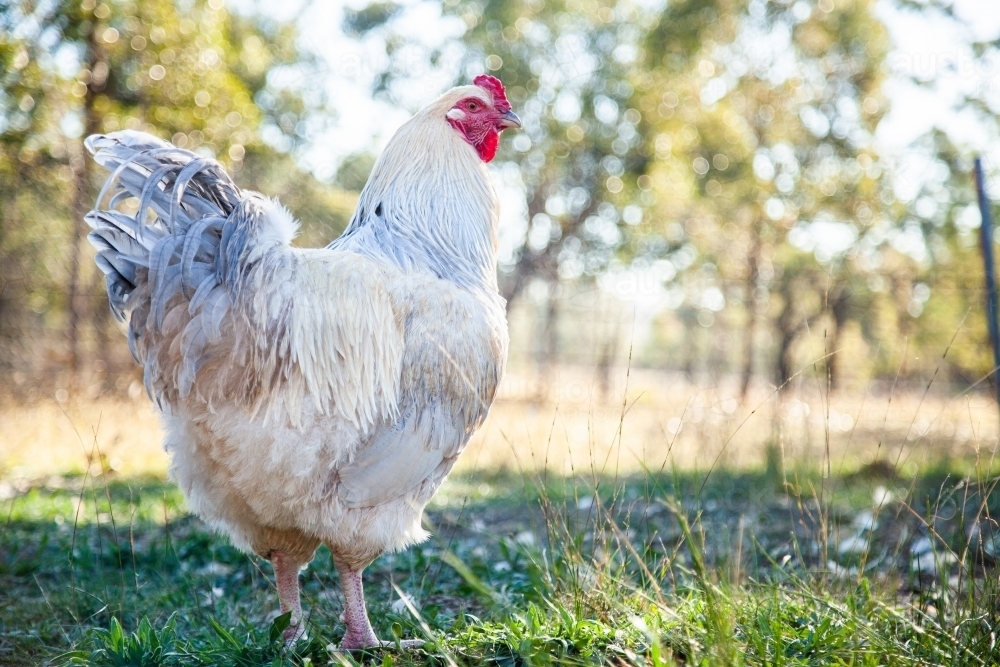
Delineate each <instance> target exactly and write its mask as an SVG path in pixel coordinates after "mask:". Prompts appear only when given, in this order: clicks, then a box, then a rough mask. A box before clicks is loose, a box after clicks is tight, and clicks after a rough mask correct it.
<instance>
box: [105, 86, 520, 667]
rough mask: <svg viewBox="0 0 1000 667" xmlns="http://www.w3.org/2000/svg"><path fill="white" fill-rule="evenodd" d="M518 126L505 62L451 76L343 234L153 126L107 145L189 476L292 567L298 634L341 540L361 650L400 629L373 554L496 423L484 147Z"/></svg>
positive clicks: (417, 527) (130, 318)
mask: <svg viewBox="0 0 1000 667" xmlns="http://www.w3.org/2000/svg"><path fill="white" fill-rule="evenodd" d="M512 127H520V120H519V119H518V117H517V116H516V115H515V114H514V113H513V112H512V111H511V106H510V103H509V102H508V101H507V98H506V95H505V93H504V88H503V86H502V85H501V83H500V81H498V80H497V79H496V78H494V77H492V76H487V75H482V76H479V77H476V79H475V80H474V85H471V86H461V87H457V88H454V89H452V90H450V91H448V92H447V93H445V94H444V95H442V96H441V97H440V98H438V99H437V100H436V101H434V102H433V103H432V104H431V105H430V106H428V107H427V108H426V109H424V110H423V111H421V112H420V113H418V114H417V115H416V116H414V117H413V118H412V119H411V120H409V121H408V122H407V123H405V124H404V125H403V126H402V127H401V128H400V129H399V130H398V131H397V132H396V134H395V136H394V137H393V138H392V140H391V141H390V142H389V144H388V145H387V146H386V148H385V151H384V152H383V154H382V155H381V157H380V158H379V159H378V161H377V162H376V164H375V167H374V169H373V171H372V174H371V176H370V178H369V180H368V183H367V184H366V185H365V187H364V189H363V191H362V192H361V196H360V200H359V202H358V208H357V211H356V212H355V214H354V217H353V218H352V219H351V221H350V224H349V225H348V227H347V229H346V230H345V232H344V233H343V235H342V236H340V238H338V239H337V240H336V241H334V242H333V243H331V244H330V245H329V246H327V247H326V248H322V249H300V248H293V247H291V245H290V243H291V241H292V238H293V237H294V235H295V233H296V229H297V223H296V222H295V220H294V219H293V218H292V216H291V215H290V214H289V213H288V211H287V210H286V209H284V208H283V207H282V206H281V205H280V204H279V203H278V202H277V201H275V200H272V199H268V198H266V197H264V196H262V195H260V194H258V193H255V192H249V191H243V190H240V189H239V188H238V187H237V186H236V185H235V184H234V183H233V181H232V179H230V177H229V176H228V175H227V174H226V173H225V171H223V169H222V167H221V166H220V165H219V164H218V163H217V162H216V161H214V160H212V159H210V158H207V157H204V156H201V155H198V154H196V153H192V152H189V151H186V150H182V149H180V148H177V147H176V146H173V145H171V144H169V143H166V142H164V141H161V140H159V139H157V138H155V137H153V136H151V135H149V134H145V133H141V132H133V131H123V132H114V133H111V134H107V135H94V136H91V137H88V138H87V140H86V146H87V149H88V150H89V151H90V152H91V153H93V155H94V159H95V160H96V161H97V162H98V163H99V164H101V165H102V166H104V167H105V168H107V169H108V170H109V171H111V172H112V174H111V176H110V177H109V179H108V181H107V183H106V184H105V185H104V188H103V190H102V191H101V194H100V196H99V197H98V200H97V205H96V206H95V209H94V210H93V211H91V212H90V213H89V214H87V216H86V221H87V223H88V224H89V225H90V226H91V227H92V229H93V231H92V232H91V233H90V235H89V239H90V241H91V243H92V244H93V245H94V246H95V247H96V249H97V255H96V262H97V265H98V267H100V269H101V270H102V271H103V273H104V274H105V276H106V285H107V292H108V298H109V301H110V304H111V309H112V311H113V312H114V314H115V316H116V317H117V318H118V319H119V320H120V321H123V322H125V323H127V329H128V342H129V347H130V349H131V352H132V355H133V356H134V357H135V359H136V361H137V362H138V363H139V364H140V365H141V366H142V367H143V370H144V382H145V386H146V391H147V392H148V394H149V396H150V398H151V399H152V400H153V401H154V403H155V404H156V405H157V407H158V408H159V410H160V412H161V415H162V422H163V426H164V431H165V434H166V435H165V443H164V444H165V448H166V450H167V451H168V452H169V453H170V455H171V465H170V472H171V476H172V478H173V479H175V480H176V481H177V483H178V484H179V486H180V488H181V489H182V491H183V492H184V495H185V498H186V499H187V502H188V504H189V506H190V508H191V509H192V510H193V511H194V512H195V513H196V514H198V515H199V516H200V517H202V518H203V519H204V520H205V521H206V522H207V523H208V524H209V525H211V526H212V527H213V528H215V529H216V530H218V531H220V532H223V533H225V534H227V535H228V536H229V538H230V539H231V540H232V542H233V544H235V545H236V546H237V547H239V548H240V549H242V550H244V551H246V552H252V553H256V554H258V555H259V556H261V557H263V558H265V559H267V560H269V561H270V562H271V564H272V566H273V568H274V572H275V578H276V580H277V590H278V599H279V602H280V607H281V610H282V612H291V613H290V625H289V626H288V628H287V629H286V631H285V639H286V640H287V641H289V642H292V641H294V640H296V639H297V638H298V637H300V636H301V635H302V633H303V631H304V626H303V617H302V607H301V603H300V599H299V583H298V573H299V571H300V569H301V568H302V567H304V566H305V565H306V564H308V563H309V561H310V560H311V559H312V558H313V555H314V552H315V550H316V549H317V547H318V546H319V545H320V544H326V545H327V546H328V547H329V549H330V551H331V553H332V555H333V562H334V564H335V566H336V569H337V571H338V574H339V577H340V583H341V586H342V588H343V593H344V607H345V608H344V616H343V618H344V622H345V625H346V632H345V634H344V637H343V640H342V642H341V647H342V648H344V649H358V648H366V647H375V646H381V645H385V644H384V643H382V642H380V641H379V639H378V638H377V637H376V635H375V632H374V630H373V629H372V625H371V623H370V621H369V619H368V613H367V611H366V608H365V600H364V592H363V589H362V579H361V574H362V571H363V570H364V568H365V567H366V566H367V565H369V564H370V563H371V562H372V561H373V560H374V559H375V558H377V557H378V556H379V555H381V554H383V553H385V552H392V551H397V550H400V549H403V548H405V547H407V546H408V545H412V544H414V543H417V542H420V541H421V540H424V539H425V538H426V537H427V533H426V532H425V531H424V530H423V529H422V528H421V517H422V514H423V509H424V506H425V505H426V504H427V502H428V501H429V500H430V498H431V497H432V496H433V495H434V493H435V492H436V491H437V489H438V487H439V486H440V485H441V483H442V482H443V481H444V478H445V476H446V475H447V474H448V472H449V471H450V470H451V468H452V466H453V465H454V463H455V460H456V459H457V458H458V456H459V454H461V453H462V450H463V448H464V447H465V445H466V443H467V442H468V441H469V438H470V437H471V436H472V434H473V433H474V432H475V431H476V429H477V428H478V427H479V426H480V425H481V424H482V423H483V420H484V419H485V418H486V414H487V411H488V410H489V407H490V404H491V402H492V401H493V397H494V395H495V393H496V389H497V385H498V383H499V382H500V379H501V376H502V375H503V370H504V365H505V363H506V356H507V323H506V318H505V309H504V302H503V299H502V298H501V297H500V295H499V294H498V292H497V279H496V253H497V222H498V202H497V197H496V193H495V191H494V189H493V186H492V183H491V181H490V178H489V174H488V171H487V169H486V166H485V163H487V162H489V161H490V160H491V159H493V157H494V155H495V154H496V151H497V147H498V143H499V135H500V133H501V132H502V131H503V130H504V129H507V128H512ZM109 192H113V193H114V194H113V196H112V197H111V199H110V201H109V202H108V203H107V204H106V205H105V206H104V207H103V208H102V204H103V202H105V200H106V196H107V195H108V193H109ZM129 200H133V201H134V200H137V201H138V207H137V209H136V207H135V206H131V207H129V208H126V207H123V206H122V204H124V203H126V202H127V201H129ZM131 211H135V212H134V213H132V212H131Z"/></svg>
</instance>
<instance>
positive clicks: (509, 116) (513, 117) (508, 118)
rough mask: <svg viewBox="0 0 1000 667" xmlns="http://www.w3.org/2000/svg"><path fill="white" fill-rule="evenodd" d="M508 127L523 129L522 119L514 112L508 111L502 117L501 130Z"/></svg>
mask: <svg viewBox="0 0 1000 667" xmlns="http://www.w3.org/2000/svg"><path fill="white" fill-rule="evenodd" d="M508 127H521V119H520V118H518V117H517V114H516V113H514V112H513V111H508V112H507V113H505V114H504V115H502V116H500V129H507V128H508Z"/></svg>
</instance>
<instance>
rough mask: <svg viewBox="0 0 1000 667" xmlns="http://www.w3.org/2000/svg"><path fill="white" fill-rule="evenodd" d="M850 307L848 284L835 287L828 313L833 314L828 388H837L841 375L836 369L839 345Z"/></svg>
mask: <svg viewBox="0 0 1000 667" xmlns="http://www.w3.org/2000/svg"><path fill="white" fill-rule="evenodd" d="M850 309H851V290H850V288H849V287H848V286H846V285H844V286H843V287H840V288H837V289H836V290H835V292H834V296H833V299H832V300H831V302H830V314H831V315H832V316H833V335H832V336H831V341H830V342H831V349H830V356H829V358H828V359H827V361H826V365H827V368H829V369H830V370H829V375H828V377H829V380H830V389H831V390H832V389H839V388H840V383H841V375H840V372H839V369H838V363H837V361H838V359H840V345H841V341H842V340H843V333H844V327H845V326H846V325H847V321H848V318H849V316H850Z"/></svg>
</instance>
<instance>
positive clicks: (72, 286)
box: [66, 16, 108, 388]
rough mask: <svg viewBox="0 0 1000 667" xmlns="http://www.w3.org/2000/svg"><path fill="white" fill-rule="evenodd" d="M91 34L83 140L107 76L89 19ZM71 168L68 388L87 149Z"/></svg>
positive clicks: (74, 356) (86, 199)
mask: <svg viewBox="0 0 1000 667" xmlns="http://www.w3.org/2000/svg"><path fill="white" fill-rule="evenodd" d="M90 25H91V28H90V32H89V33H88V34H87V64H86V68H87V69H86V71H87V72H88V73H89V77H88V78H89V80H88V82H87V91H86V93H85V94H84V98H83V117H84V134H83V136H84V137H87V136H89V135H91V134H94V133H95V132H97V131H98V130H99V129H100V124H101V119H100V118H99V117H98V116H97V113H96V111H95V102H96V100H97V96H98V95H99V94H100V93H101V91H103V90H104V84H105V83H106V81H107V77H108V63H107V54H106V53H105V52H104V49H103V48H101V46H100V45H99V44H98V43H97V34H98V31H99V29H100V27H99V26H98V24H97V22H96V20H95V19H94V17H93V16H91V20H90ZM71 166H72V168H73V207H72V211H71V215H72V220H71V221H70V228H71V230H72V231H71V234H70V256H69V285H68V287H67V307H68V309H69V313H68V315H69V317H68V322H67V326H66V339H67V343H68V346H69V355H68V356H69V359H68V363H67V367H68V370H69V374H70V378H69V380H70V388H73V387H75V385H76V381H77V374H78V372H79V369H80V320H81V319H82V315H83V312H84V311H85V310H86V303H85V301H86V299H85V295H84V294H81V291H80V286H81V281H82V276H81V271H80V265H81V261H82V256H83V248H82V243H81V241H82V239H83V235H84V230H85V228H86V225H85V223H84V221H83V216H85V215H86V214H87V212H88V211H89V210H90V209H91V205H92V193H91V190H90V160H89V159H88V158H87V155H86V150H85V149H84V148H83V146H82V142H81V145H80V146H79V147H78V150H77V151H75V152H74V154H73V157H72V158H71Z"/></svg>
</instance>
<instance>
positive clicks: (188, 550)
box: [0, 468, 1000, 667]
mask: <svg viewBox="0 0 1000 667" xmlns="http://www.w3.org/2000/svg"><path fill="white" fill-rule="evenodd" d="M966 472H970V471H968V470H967V471H966ZM954 475H955V471H954V470H952V469H949V468H941V469H939V470H938V469H928V470H926V471H924V472H923V473H922V474H921V475H920V476H919V477H918V478H917V479H915V480H913V481H912V483H911V484H912V486H911V491H910V493H908V494H907V493H906V491H905V490H903V491H901V492H900V493H901V497H902V498H903V500H900V501H897V502H900V503H906V505H905V506H904V505H902V504H900V505H898V506H896V507H894V508H893V509H891V510H890V509H889V508H885V509H884V510H882V514H881V518H880V519H879V521H878V524H879V526H878V527H877V528H876V529H875V530H874V532H873V533H872V545H873V547H872V556H871V559H870V562H871V563H872V565H871V566H870V567H869V568H868V569H867V570H866V571H865V572H863V573H860V572H859V573H856V574H848V575H845V574H843V573H840V574H838V573H837V571H836V570H831V569H830V567H831V566H829V565H828V564H826V561H825V558H827V557H828V556H827V555H826V553H830V556H831V557H832V556H834V555H835V552H836V544H829V545H827V547H823V546H821V545H822V544H823V542H821V541H820V540H819V537H820V535H819V527H818V524H817V523H816V519H817V513H822V514H823V515H825V516H827V517H828V520H829V522H830V524H831V525H832V526H833V525H839V526H840V529H841V530H847V529H848V528H849V526H850V525H852V522H853V518H854V516H855V515H856V514H857V513H859V512H864V511H866V510H870V509H871V507H872V506H871V502H872V500H871V484H870V482H869V481H867V480H866V479H865V478H863V477H860V476H848V477H844V478H840V479H836V480H833V481H832V482H829V483H832V484H833V488H832V495H829V496H827V497H826V498H825V499H824V500H823V502H822V503H818V504H817V503H816V502H815V501H816V500H817V499H816V498H813V497H811V496H810V495H809V494H808V492H803V493H804V495H796V494H795V493H793V494H792V496H791V497H789V496H785V495H784V492H783V491H785V490H789V489H784V490H783V491H782V492H779V491H776V490H775V489H774V487H773V486H772V485H769V484H768V483H767V479H768V478H767V475H766V473H763V472H762V473H759V474H758V473H754V472H745V473H733V472H731V471H718V472H717V473H716V474H714V475H712V477H710V478H709V479H708V480H707V481H704V480H703V479H702V477H701V476H700V475H687V474H680V473H678V474H676V475H673V476H649V477H639V478H634V479H625V480H619V481H618V482H617V483H616V482H615V481H614V480H612V479H598V480H596V481H597V486H596V488H595V486H594V482H593V481H590V482H584V481H582V480H575V479H561V478H551V479H549V481H548V483H547V484H544V485H543V484H541V483H540V482H538V481H531V480H527V481H526V480H525V478H524V477H521V476H499V477H497V476H494V477H485V478H484V477H481V476H472V477H467V478H456V479H455V480H453V482H452V483H450V484H449V485H448V486H447V487H446V488H445V489H444V490H443V495H442V496H441V497H439V498H438V499H436V500H435V506H436V509H435V510H433V511H432V512H431V514H430V521H431V522H432V523H433V524H437V525H438V526H439V528H438V529H437V530H435V531H434V532H435V537H433V538H432V539H431V541H430V542H429V543H428V544H426V545H419V546H416V547H413V548H411V549H408V550H407V551H404V552H402V553H400V554H395V555H387V556H384V557H383V558H380V559H379V560H378V561H376V562H375V563H374V564H373V566H372V567H371V568H370V570H369V571H368V573H367V576H366V579H367V582H368V585H367V587H366V589H367V598H368V601H369V607H370V610H371V613H372V621H373V623H374V624H375V628H376V631H377V633H378V634H379V635H380V636H381V637H383V638H385V639H389V638H392V637H424V638H427V639H428V640H429V641H428V643H427V644H426V645H425V647H424V648H423V649H418V650H408V651H402V652H397V651H396V650H394V649H391V648H390V649H385V650H378V651H369V652H367V653H365V654H358V653H355V654H353V655H350V656H348V655H343V656H341V657H336V656H333V655H331V653H330V652H329V650H328V648H327V647H328V646H329V645H331V644H333V645H336V644H337V643H338V642H339V640H340V637H341V633H342V632H343V625H342V622H341V621H340V620H339V614H340V611H341V608H340V603H339V602H338V600H339V597H338V596H337V595H336V591H337V585H338V582H337V579H336V576H335V575H334V574H333V572H334V570H333V567H332V564H331V562H330V558H329V555H328V554H327V553H325V552H322V553H320V554H319V555H318V557H317V558H316V560H315V561H314V562H313V563H312V564H311V565H310V566H309V568H308V570H307V571H306V572H305V573H304V574H303V576H302V585H303V595H304V605H305V607H306V609H307V610H308V612H309V613H308V616H307V619H306V623H307V630H308V635H309V637H310V639H309V640H307V641H305V640H304V641H300V642H299V643H298V644H296V645H295V646H294V647H293V648H289V649H286V648H285V647H284V646H283V643H282V632H283V630H284V629H285V628H286V627H287V623H288V621H289V616H288V615H287V614H283V615H280V616H277V617H276V618H274V619H273V620H268V617H269V614H268V612H269V610H270V609H272V608H273V607H274V606H276V604H277V603H276V597H275V594H274V589H273V584H272V583H271V581H270V580H269V579H270V577H271V576H272V574H271V571H270V567H269V566H268V565H267V564H266V563H264V562H263V561H258V560H256V559H250V558H248V557H246V556H244V555H242V554H240V553H238V552H237V551H236V550H235V549H233V548H232V547H231V546H229V545H228V544H227V543H226V542H225V541H224V540H223V539H222V538H220V537H218V536H216V535H213V534H212V533H211V532H210V531H209V530H208V528H207V527H206V526H204V525H202V524H201V523H200V522H198V521H197V520H195V519H194V518H193V517H190V516H188V515H187V514H186V513H185V512H184V510H183V508H182V506H181V504H180V503H181V501H180V496H179V493H178V492H177V490H176V489H175V488H174V487H173V486H172V485H169V484H167V483H165V482H161V481H157V480H151V479H134V480H121V481H114V480H111V481H108V480H100V481H97V482H95V481H93V480H83V479H81V478H65V479H62V481H59V482H56V481H55V480H52V479H50V480H48V481H47V482H46V485H45V486H34V487H32V488H30V489H22V490H21V491H20V492H19V493H18V495H17V496H16V497H15V498H13V499H8V500H5V501H3V502H2V503H0V513H2V515H3V516H5V517H9V518H7V520H6V521H7V522H6V524H5V528H4V530H3V532H2V533H0V634H2V636H3V637H4V641H5V643H4V644H3V645H2V646H0V648H3V649H4V651H5V653H4V654H3V660H4V664H5V665H8V664H9V665H12V666H17V665H34V664H40V663H43V662H45V661H47V660H48V661H52V662H54V663H55V664H64V665H84V664H87V665H94V666H95V667H111V666H125V665H128V666H138V665H163V666H171V667H172V666H174V665H206V666H208V665H214V666H218V665H226V666H233V667H249V666H250V665H306V664H313V665H320V664H328V663H329V662H330V661H331V660H333V662H334V664H369V665H370V664H374V665H380V664H382V665H384V664H391V665H400V666H402V665H433V664H451V663H450V662H449V660H453V661H454V662H455V663H456V664H459V665H470V666H471V665H483V664H490V665H549V664H552V665H556V664H558V665H596V664H608V663H613V664H623V665H680V664H713V665H714V664H732V665H744V664H745V665H765V664H766V665H828V664H861V665H868V664H873V665H874V664H882V665H922V664H948V665H985V664H992V662H995V661H996V660H997V659H1000V654H998V653H997V650H998V649H997V646H996V644H995V641H993V640H992V639H991V633H992V632H994V629H995V627H996V623H997V622H998V621H1000V618H998V617H997V613H998V609H1000V608H998V607H997V606H996V605H997V600H998V595H1000V590H998V589H997V586H996V577H995V574H996V570H995V566H993V565H990V566H988V567H989V568H990V569H982V568H983V567H984V565H983V564H982V561H981V560H977V558H978V557H977V556H975V555H974V549H970V550H968V551H967V552H966V554H965V555H963V550H964V549H965V547H964V546H963V545H964V544H966V543H967V539H966V537H965V536H966V534H967V526H968V525H971V524H972V523H974V522H975V520H976V517H978V516H984V515H985V514H986V513H989V514H991V515H995V514H996V512H998V511H1000V507H998V506H996V505H997V499H998V496H997V494H995V493H994V492H993V491H994V489H995V484H996V479H995V478H990V477H989V475H988V473H987V471H985V470H982V471H980V472H979V473H975V474H974V477H973V479H978V478H979V477H982V481H981V482H978V481H973V480H968V481H966V482H964V483H963V484H956V481H957V480H956V477H955V476H954ZM796 479H797V485H798V486H799V487H800V488H802V489H808V488H810V486H811V485H813V484H815V483H818V482H819V481H820V480H819V478H818V476H816V475H815V474H813V473H808V472H800V473H798V474H797V476H796ZM703 482H704V489H703V490H702V492H701V493H700V494H699V492H698V489H699V487H700V486H701V485H702V483H703ZM484 484H489V485H490V487H491V488H494V489H496V492H495V493H491V494H490V495H489V496H482V495H476V494H472V495H469V494H466V493H465V492H464V491H463V489H465V488H468V489H473V490H474V489H479V488H480V487H481V486H482V485H484ZM581 498H593V499H594V503H593V505H592V506H591V507H590V508H589V509H581V508H583V507H585V505H583V504H581V503H580V499H581ZM715 499H725V500H726V502H725V503H722V504H719V505H718V506H716V505H710V504H709V502H708V501H709V500H713V501H714V500H715ZM75 507H78V508H79V509H78V510H75V509H74V508H75ZM904 507H909V508H910V509H912V510H913V513H914V514H912V515H911V514H909V513H907V512H906V511H905V510H904ZM897 510H898V511H897ZM74 512H76V514H75V515H74ZM737 515H738V516H741V517H744V520H745V521H746V522H747V525H748V527H747V531H746V538H745V543H744V546H743V549H744V551H743V553H742V555H738V554H736V553H734V548H735V545H734V544H733V542H732V541H731V538H732V533H733V525H734V523H735V520H734V518H733V517H735V516H737ZM914 516H920V517H923V519H921V520H920V521H917V520H916V519H915V518H914ZM456 517H457V518H456ZM752 517H757V518H752ZM473 521H476V522H477V523H478V522H480V521H481V522H482V524H481V525H480V527H478V528H475V529H473V528H471V526H470V524H471V523H472V522H473ZM963 521H964V523H963ZM927 525H930V526H934V527H935V528H934V529H935V531H936V532H937V533H938V535H939V536H940V538H941V541H938V542H937V543H936V549H938V550H939V551H940V552H941V553H955V554H957V556H956V561H953V562H950V564H948V565H942V569H941V571H940V572H937V573H924V574H922V575H919V576H918V575H916V574H913V573H911V568H912V565H911V562H910V560H911V559H910V556H909V548H910V545H911V544H912V543H913V541H914V539H915V538H914V537H912V536H913V535H917V536H919V534H920V533H919V531H920V530H922V528H921V526H927ZM483 526H485V527H483ZM901 529H902V532H900V530H901ZM529 534H530V535H534V536H535V537H533V538H529V537H527V535H529ZM824 549H828V550H829V552H824ZM876 553H885V554H887V556H886V557H884V558H882V557H879V558H876V557H875V554H876ZM441 554H449V555H446V556H444V557H441V556H440V555H441ZM785 556H787V558H786V557H785ZM976 563H979V564H978V565H974V564H976ZM963 564H966V565H963ZM737 572H738V573H737ZM956 577H958V578H959V580H960V582H959V583H958V584H957V585H956V584H955V583H954V582H955V578H956ZM399 591H405V592H406V593H407V594H408V595H411V596H412V597H413V598H414V601H415V603H416V609H417V614H418V615H417V616H416V617H415V616H413V615H412V614H410V613H409V612H408V611H406V610H405V609H401V608H400V607H398V606H396V605H392V602H393V601H394V600H396V599H398V592H399ZM345 661H346V662H345Z"/></svg>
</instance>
